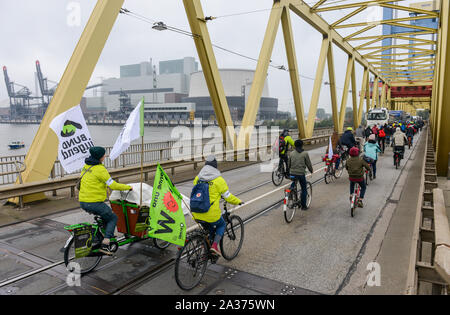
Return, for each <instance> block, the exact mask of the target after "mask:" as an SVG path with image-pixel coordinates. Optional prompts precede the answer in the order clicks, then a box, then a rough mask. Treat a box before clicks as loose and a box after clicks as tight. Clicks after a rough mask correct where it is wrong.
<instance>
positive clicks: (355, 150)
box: [349, 147, 359, 156]
mask: <svg viewBox="0 0 450 315" xmlns="http://www.w3.org/2000/svg"><path fill="white" fill-rule="evenodd" d="M349 153H350V156H358V155H359V149H358V148H357V147H353V148H351V149H350V152H349Z"/></svg>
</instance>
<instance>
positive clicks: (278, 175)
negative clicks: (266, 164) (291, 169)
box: [272, 166, 284, 186]
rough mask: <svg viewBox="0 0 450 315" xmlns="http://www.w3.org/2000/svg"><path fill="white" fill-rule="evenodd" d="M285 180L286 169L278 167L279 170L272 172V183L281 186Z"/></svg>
mask: <svg viewBox="0 0 450 315" xmlns="http://www.w3.org/2000/svg"><path fill="white" fill-rule="evenodd" d="M283 178H284V167H283V166H280V167H277V169H275V170H274V171H273V172H272V183H273V184H274V185H275V186H280V185H281V183H282V182H283Z"/></svg>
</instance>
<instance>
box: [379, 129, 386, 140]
mask: <svg viewBox="0 0 450 315" xmlns="http://www.w3.org/2000/svg"><path fill="white" fill-rule="evenodd" d="M378 136H379V137H380V138H384V137H386V133H385V132H384V130H383V129H381V130H380V132H379V133H378Z"/></svg>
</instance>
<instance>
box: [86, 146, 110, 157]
mask: <svg viewBox="0 0 450 315" xmlns="http://www.w3.org/2000/svg"><path fill="white" fill-rule="evenodd" d="M89 153H90V154H91V156H92V157H93V158H95V159H97V160H100V159H101V158H102V157H103V156H104V155H105V153H106V150H105V148H103V147H91V148H90V149H89Z"/></svg>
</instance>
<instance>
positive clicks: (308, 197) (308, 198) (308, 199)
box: [306, 182, 312, 208]
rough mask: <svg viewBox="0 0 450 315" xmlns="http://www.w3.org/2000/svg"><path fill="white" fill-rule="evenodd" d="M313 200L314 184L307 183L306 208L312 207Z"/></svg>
mask: <svg viewBox="0 0 450 315" xmlns="http://www.w3.org/2000/svg"><path fill="white" fill-rule="evenodd" d="M311 200H312V184H311V183H310V182H306V208H309V206H311Z"/></svg>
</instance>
